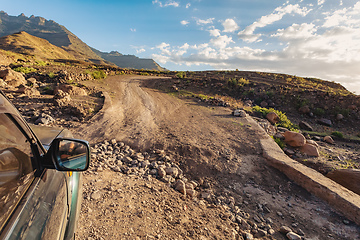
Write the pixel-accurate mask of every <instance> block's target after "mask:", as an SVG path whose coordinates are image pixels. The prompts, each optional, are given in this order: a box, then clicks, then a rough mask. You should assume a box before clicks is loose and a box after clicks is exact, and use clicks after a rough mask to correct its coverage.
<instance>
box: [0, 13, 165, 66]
mask: <svg viewBox="0 0 360 240" xmlns="http://www.w3.org/2000/svg"><path fill="white" fill-rule="evenodd" d="M22 31H23V32H26V33H28V34H30V35H33V36H35V37H38V38H42V39H45V40H47V41H48V42H49V43H51V44H52V45H55V46H56V47H59V48H62V49H63V50H65V51H67V52H68V53H69V54H70V55H72V56H74V58H75V59H76V60H82V61H87V62H93V63H96V64H108V65H109V64H110V65H117V66H118V67H121V68H133V69H148V70H164V68H162V67H160V65H159V64H157V63H156V62H155V61H154V60H153V59H142V58H138V57H136V56H134V55H123V54H121V53H118V52H116V51H112V52H110V53H103V52H101V51H98V50H96V49H95V48H91V47H90V46H88V45H87V44H86V43H84V42H83V41H82V40H81V39H80V38H78V37H77V36H76V35H75V34H73V33H72V32H70V31H69V30H68V29H67V28H66V27H65V26H63V25H60V24H58V23H56V22H55V21H53V20H47V19H45V18H43V17H39V16H34V15H31V16H30V17H26V16H25V14H23V13H22V14H20V15H19V16H11V15H8V14H7V13H6V12H4V11H0V37H4V36H9V35H12V34H14V33H19V32H22ZM30 47H31V46H30ZM115 53H116V54H115ZM109 59H111V60H112V61H114V62H112V61H110V60H109Z"/></svg>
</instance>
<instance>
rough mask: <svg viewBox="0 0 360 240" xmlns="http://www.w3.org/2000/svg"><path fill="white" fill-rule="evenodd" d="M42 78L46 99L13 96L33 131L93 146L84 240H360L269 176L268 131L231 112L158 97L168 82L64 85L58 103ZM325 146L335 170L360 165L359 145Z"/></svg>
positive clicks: (314, 202)
mask: <svg viewBox="0 0 360 240" xmlns="http://www.w3.org/2000/svg"><path fill="white" fill-rule="evenodd" d="M65 76H66V74H65ZM74 76H75V75H73V76H72V77H74ZM76 76H81V75H76ZM32 77H33V78H35V80H36V81H35V82H34V80H29V79H30V77H29V78H27V79H26V80H28V81H30V82H31V81H33V84H34V83H36V84H38V86H39V87H35V89H36V90H40V91H41V92H39V94H37V93H36V92H35V91H33V90H32V91H31V92H29V91H24V90H22V91H19V88H16V89H14V88H10V87H8V86H5V87H4V88H3V89H5V91H6V92H7V95H8V96H9V97H11V98H12V101H13V102H14V103H15V104H16V106H17V107H18V108H19V109H20V111H21V113H22V114H23V115H24V116H25V117H26V118H27V119H28V121H29V122H32V123H36V124H44V125H51V126H62V127H67V128H70V129H71V130H72V131H73V132H74V133H75V135H76V136H77V137H81V138H85V139H87V140H89V141H90V143H91V145H92V163H91V167H90V169H89V170H88V171H87V172H85V173H84V199H83V205H82V213H81V217H80V222H79V227H78V233H77V238H78V239H254V238H259V239H360V237H359V236H360V228H359V226H357V225H356V224H354V223H353V222H351V221H349V220H348V219H346V218H344V217H343V216H342V215H341V213H337V212H336V211H334V209H332V208H331V207H330V206H329V205H327V204H326V203H325V202H323V201H322V200H320V199H318V198H316V197H314V196H312V195H311V194H309V193H308V192H306V191H305V190H304V189H303V188H301V187H299V186H297V185H296V184H295V183H294V182H292V181H290V180H289V179H288V178H287V177H286V176H284V175H283V174H282V173H280V172H279V171H277V170H275V169H273V168H271V167H269V166H267V164H266V162H265V160H264V158H263V157H262V149H261V147H260V144H259V139H261V138H262V137H263V134H265V133H264V131H262V130H261V129H260V128H259V125H258V124H257V123H255V122H254V121H251V120H250V117H249V116H245V117H242V118H239V117H234V116H232V114H231V113H232V109H231V108H229V107H226V106H227V104H222V105H223V106H218V105H219V104H218V105H217V106H214V105H210V104H209V103H207V102H202V101H200V102H199V99H197V98H194V97H190V98H188V97H181V96H180V99H179V98H178V97H174V96H173V95H171V94H165V93H163V92H162V91H159V90H157V89H162V86H165V85H166V84H169V82H168V81H170V79H168V78H166V79H165V78H162V79H161V78H151V77H141V76H133V75H132V76H129V75H123V76H113V77H108V78H106V79H105V80H102V81H94V80H90V79H88V80H87V81H83V80H81V81H79V82H80V84H77V86H74V85H72V87H61V85H62V84H64V83H61V81H60V80H59V81H58V84H56V86H55V87H58V88H57V91H55V92H51V95H49V92H47V88H46V87H47V86H49V82H50V79H49V78H48V77H45V76H42V75H41V76H32ZM80 78H81V77H80ZM84 80H85V79H84ZM176 81H177V80H176ZM170 83H171V82H170ZM78 87H80V89H82V90H84V91H85V92H86V95H85V94H83V96H79V95H81V94H80V93H81V92H83V91H82V90H79V89H77V88H78ZM170 88H172V85H170ZM170 88H168V89H170ZM52 90H56V89H55V88H53V89H52ZM59 90H60V91H59ZM173 90H175V89H173ZM75 92H76V93H75ZM34 93H35V94H34ZM106 93H108V96H109V98H110V99H111V103H109V102H108V103H106V102H105V105H106V106H105V107H104V108H102V110H100V108H99V106H102V104H103V102H104V98H103V96H104V94H105V95H106ZM89 102H91V104H89ZM225 102H226V101H225ZM224 105H225V107H224ZM230 105H231V104H230ZM70 110H71V111H70ZM318 142H319V144H320V145H321V147H322V148H323V149H324V151H328V152H329V156H331V159H332V161H337V160H336V159H335V157H339V156H340V159H342V160H343V157H344V156H345V157H347V158H355V159H356V157H358V150H357V149H358V145H356V143H340V144H339V143H336V144H335V145H330V144H327V143H325V142H322V141H318ZM342 144H345V145H349V146H350V145H351V148H350V147H349V148H343V146H342ZM345 147H346V146H345ZM349 149H352V152H350V150H349ZM321 151H323V150H321ZM331 154H333V155H331ZM325 157H327V158H328V156H325ZM329 159H330V158H329ZM340 159H339V158H338V160H339V161H341V160H340Z"/></svg>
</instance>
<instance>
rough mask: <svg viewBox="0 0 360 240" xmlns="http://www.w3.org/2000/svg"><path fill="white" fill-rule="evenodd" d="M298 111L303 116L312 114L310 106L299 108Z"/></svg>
mask: <svg viewBox="0 0 360 240" xmlns="http://www.w3.org/2000/svg"><path fill="white" fill-rule="evenodd" d="M298 111H299V112H300V113H302V114H309V113H310V108H309V106H307V105H305V106H303V107H301V108H299V110H298Z"/></svg>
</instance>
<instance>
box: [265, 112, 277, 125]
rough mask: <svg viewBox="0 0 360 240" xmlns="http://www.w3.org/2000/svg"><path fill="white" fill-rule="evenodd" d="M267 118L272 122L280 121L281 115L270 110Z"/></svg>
mask: <svg viewBox="0 0 360 240" xmlns="http://www.w3.org/2000/svg"><path fill="white" fill-rule="evenodd" d="M266 119H267V120H269V122H271V124H275V123H278V122H279V121H280V118H279V116H278V115H277V114H276V113H275V112H269V113H268V114H267V115H266Z"/></svg>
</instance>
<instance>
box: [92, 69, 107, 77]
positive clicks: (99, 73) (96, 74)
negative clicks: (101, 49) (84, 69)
mask: <svg viewBox="0 0 360 240" xmlns="http://www.w3.org/2000/svg"><path fill="white" fill-rule="evenodd" d="M91 76H92V77H93V78H94V79H102V78H106V73H105V72H104V71H103V70H98V71H93V72H92V73H91Z"/></svg>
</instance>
